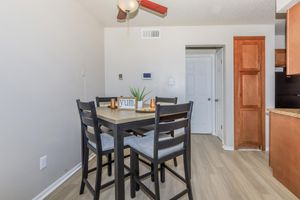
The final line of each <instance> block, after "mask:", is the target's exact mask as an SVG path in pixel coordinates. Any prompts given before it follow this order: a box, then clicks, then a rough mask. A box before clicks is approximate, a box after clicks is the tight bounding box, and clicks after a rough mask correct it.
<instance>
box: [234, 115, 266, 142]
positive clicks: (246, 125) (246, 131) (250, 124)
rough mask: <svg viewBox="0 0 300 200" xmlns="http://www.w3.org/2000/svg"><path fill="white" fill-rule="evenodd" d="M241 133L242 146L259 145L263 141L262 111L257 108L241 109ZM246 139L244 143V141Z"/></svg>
mask: <svg viewBox="0 0 300 200" xmlns="http://www.w3.org/2000/svg"><path fill="white" fill-rule="evenodd" d="M240 116H241V118H240V120H241V122H240V124H241V130H240V131H241V134H240V138H239V139H240V141H241V144H240V145H242V146H247V145H248V146H249V147H251V146H253V147H256V146H259V145H261V144H260V141H261V134H260V130H261V123H260V120H261V113H260V111H258V110H257V109H252V110H251V109H250V110H249V109H248V110H246V109H245V110H241V111H240ZM243 141H244V143H243Z"/></svg>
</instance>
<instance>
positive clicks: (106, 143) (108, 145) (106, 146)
mask: <svg viewBox="0 0 300 200" xmlns="http://www.w3.org/2000/svg"><path fill="white" fill-rule="evenodd" d="M133 139H135V136H130V137H124V146H127V145H129V143H130V141H131V140H133ZM101 142H102V151H108V150H113V149H114V138H113V137H112V136H111V135H109V134H107V133H101ZM89 144H90V145H92V146H93V147H94V148H95V149H96V143H94V142H92V141H89Z"/></svg>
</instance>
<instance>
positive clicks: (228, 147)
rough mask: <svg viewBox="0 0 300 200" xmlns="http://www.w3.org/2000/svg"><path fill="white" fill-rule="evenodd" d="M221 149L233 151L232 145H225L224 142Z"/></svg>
mask: <svg viewBox="0 0 300 200" xmlns="http://www.w3.org/2000/svg"><path fill="white" fill-rule="evenodd" d="M223 149H224V150H225V151H234V147H233V146H229V145H225V144H223Z"/></svg>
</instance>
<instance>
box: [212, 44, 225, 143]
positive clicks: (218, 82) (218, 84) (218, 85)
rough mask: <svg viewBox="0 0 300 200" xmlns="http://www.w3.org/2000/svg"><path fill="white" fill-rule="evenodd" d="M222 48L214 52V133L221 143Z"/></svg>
mask: <svg viewBox="0 0 300 200" xmlns="http://www.w3.org/2000/svg"><path fill="white" fill-rule="evenodd" d="M223 70H224V68H223V48H222V49H218V50H217V52H216V68H215V99H214V101H215V132H216V136H218V137H219V138H220V139H221V140H222V141H223V130H224V127H223V116H224V113H223V104H224V100H223V87H224V85H223Z"/></svg>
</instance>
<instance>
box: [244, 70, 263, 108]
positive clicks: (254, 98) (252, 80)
mask: <svg viewBox="0 0 300 200" xmlns="http://www.w3.org/2000/svg"><path fill="white" fill-rule="evenodd" d="M240 76H241V79H240V80H241V83H240V85H241V87H240V88H241V89H240V91H239V93H240V100H241V102H240V105H241V107H242V108H251V107H252V108H253V107H254V108H260V107H261V87H260V81H261V77H260V73H259V72H254V73H249V72H248V73H243V72H241V75H240Z"/></svg>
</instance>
